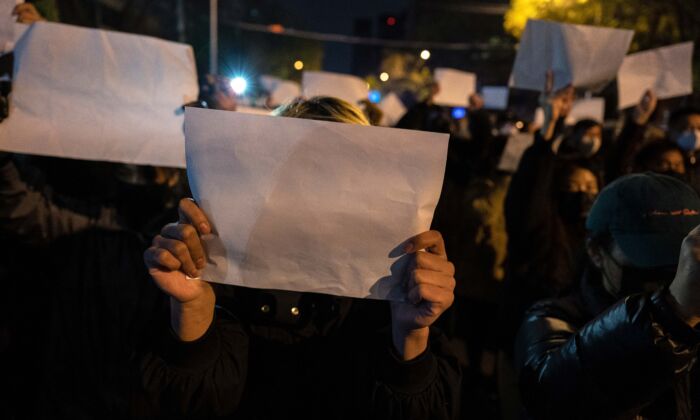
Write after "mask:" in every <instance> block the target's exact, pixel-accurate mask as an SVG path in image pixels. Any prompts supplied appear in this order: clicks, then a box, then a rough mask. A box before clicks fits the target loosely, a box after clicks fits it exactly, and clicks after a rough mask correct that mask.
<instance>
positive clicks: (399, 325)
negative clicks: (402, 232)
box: [391, 230, 455, 360]
mask: <svg viewBox="0 0 700 420" xmlns="http://www.w3.org/2000/svg"><path fill="white" fill-rule="evenodd" d="M405 251H406V252H407V253H409V254H413V259H414V260H413V263H412V264H411V265H410V267H411V269H410V270H409V271H408V273H407V275H408V279H407V286H408V287H407V290H408V293H407V301H406V302H392V303H391V319H392V339H393V342H394V347H395V348H396V350H397V351H398V352H399V353H400V354H401V355H402V356H403V358H404V360H411V359H413V358H415V357H417V356H419V355H420V354H421V353H423V351H425V349H426V348H427V345H428V334H429V327H430V325H432V324H433V323H434V322H435V321H436V320H437V319H438V318H439V317H440V315H442V313H443V312H445V310H447V308H449V307H450V305H452V302H453V301H454V288H455V279H454V273H455V269H454V265H453V264H452V263H451V262H449V261H448V260H447V254H446V253H445V242H444V241H443V239H442V235H441V234H440V232H437V231H434V230H431V231H428V232H423V233H421V234H419V235H416V236H414V237H413V238H411V239H410V240H409V241H408V242H407V243H406V248H405Z"/></svg>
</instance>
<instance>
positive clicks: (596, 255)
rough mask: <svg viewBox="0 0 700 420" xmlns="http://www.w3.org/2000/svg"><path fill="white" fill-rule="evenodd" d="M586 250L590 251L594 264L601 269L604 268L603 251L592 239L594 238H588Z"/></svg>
mask: <svg viewBox="0 0 700 420" xmlns="http://www.w3.org/2000/svg"><path fill="white" fill-rule="evenodd" d="M586 252H587V253H588V257H589V258H590V259H591V262H592V263H593V265H594V266H595V267H596V268H597V269H599V270H602V269H603V253H602V252H601V249H600V247H599V246H598V245H597V244H596V243H595V242H594V241H593V240H592V239H590V238H589V239H586Z"/></svg>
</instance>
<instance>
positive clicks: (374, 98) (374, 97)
mask: <svg viewBox="0 0 700 420" xmlns="http://www.w3.org/2000/svg"><path fill="white" fill-rule="evenodd" d="M368 99H369V101H370V102H372V103H373V104H378V103H379V102H381V101H382V94H381V92H379V91H378V90H370V91H369V95H368Z"/></svg>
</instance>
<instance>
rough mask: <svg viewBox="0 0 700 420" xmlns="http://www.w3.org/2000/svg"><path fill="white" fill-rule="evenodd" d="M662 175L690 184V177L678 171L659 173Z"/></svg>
mask: <svg viewBox="0 0 700 420" xmlns="http://www.w3.org/2000/svg"><path fill="white" fill-rule="evenodd" d="M659 173H660V174H661V175H666V176H670V177H672V178H676V179H677V180H679V181H683V182H686V183H687V182H688V177H687V176H686V175H685V174H681V173H678V172H676V171H664V172H659Z"/></svg>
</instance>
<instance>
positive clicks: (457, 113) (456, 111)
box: [452, 107, 467, 120]
mask: <svg viewBox="0 0 700 420" xmlns="http://www.w3.org/2000/svg"><path fill="white" fill-rule="evenodd" d="M466 116H467V110H466V109H464V108H461V107H457V108H452V118H454V119H455V120H461V119H462V118H464V117H466Z"/></svg>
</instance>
